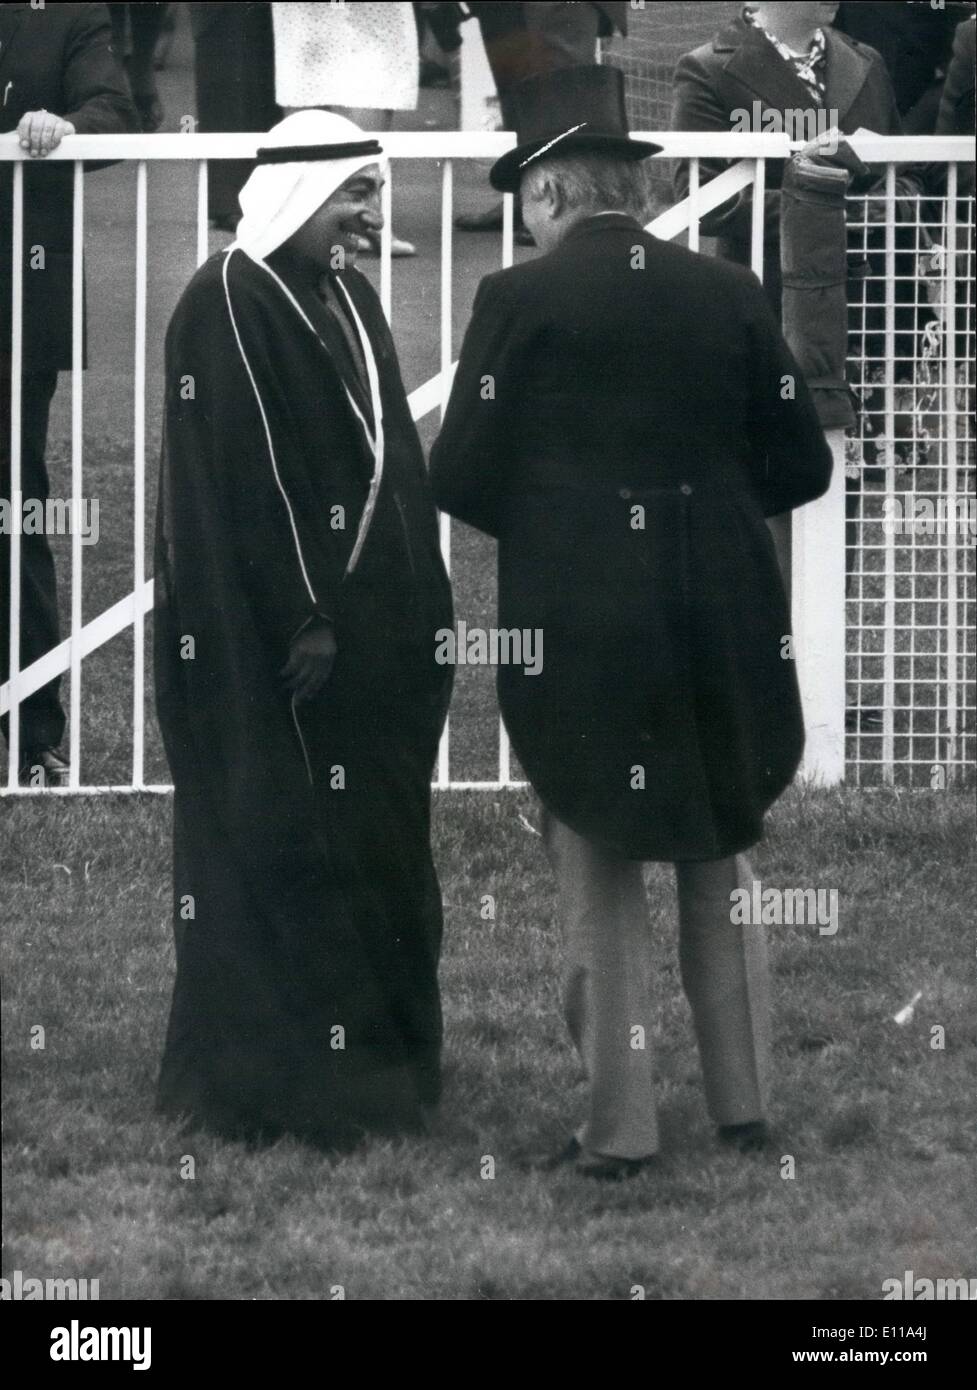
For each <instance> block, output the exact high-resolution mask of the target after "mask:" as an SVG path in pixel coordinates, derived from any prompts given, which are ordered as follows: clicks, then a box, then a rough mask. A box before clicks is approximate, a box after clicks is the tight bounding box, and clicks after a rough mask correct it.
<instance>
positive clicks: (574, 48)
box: [455, 0, 628, 246]
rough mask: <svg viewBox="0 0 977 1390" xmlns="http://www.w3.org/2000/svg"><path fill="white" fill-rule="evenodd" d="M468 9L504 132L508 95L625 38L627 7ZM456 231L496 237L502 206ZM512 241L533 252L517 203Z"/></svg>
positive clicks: (547, 4) (494, 2)
mask: <svg viewBox="0 0 977 1390" xmlns="http://www.w3.org/2000/svg"><path fill="white" fill-rule="evenodd" d="M468 9H469V10H470V11H471V13H472V14H473V15H474V16H475V18H476V19H477V20H478V24H479V28H480V29H481V31H482V41H483V43H484V44H485V55H486V57H487V58H488V61H489V67H490V68H491V69H492V76H493V77H494V79H495V89H496V92H497V93H498V97H499V109H500V111H501V113H502V128H503V130H515V107H514V105H513V95H512V94H513V92H514V91H515V89H516V87H517V86H518V84H519V83H520V82H522V81H524V80H525V79H526V78H529V77H542V76H544V75H545V74H546V73H548V72H556V71H557V70H558V69H560V68H568V67H576V66H578V65H579V64H590V63H593V62H594V61H595V53H596V50H597V41H598V39H600V38H609V37H610V36H611V35H612V34H613V33H614V32H615V31H618V32H619V33H621V34H626V33H627V32H628V5H627V3H626V0H624V3H616V0H611V3H606V4H589V3H586V4H567V3H565V2H564V0H557V2H556V3H552V0H544V2H543V3H531V0H529V2H528V3H513V2H512V0H487V2H486V3H472V4H469V5H468ZM455 226H456V227H458V228H460V229H461V231H463V232H495V231H498V230H499V229H500V228H501V226H502V204H501V203H500V202H499V203H495V204H493V206H492V207H490V208H488V209H487V210H486V211H485V212H476V213H462V214H460V216H458V217H456V218H455ZM515 239H516V241H517V242H518V243H519V245H520V246H532V244H533V239H532V236H531V235H530V234H529V232H528V231H527V230H526V227H525V225H524V223H523V220H522V214H521V211H520V206H519V199H518V197H517V198H516V207H515Z"/></svg>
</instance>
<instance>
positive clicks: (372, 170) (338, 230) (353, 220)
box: [287, 164, 384, 270]
mask: <svg viewBox="0 0 977 1390" xmlns="http://www.w3.org/2000/svg"><path fill="white" fill-rule="evenodd" d="M383 184H384V180H383V178H382V177H381V175H380V166H379V165H378V164H369V165H367V167H366V168H365V169H359V170H357V172H356V173H355V174H353V175H352V177H351V178H348V179H347V180H346V182H345V183H343V184H340V186H339V188H337V189H336V191H335V193H332V194H330V196H329V197H328V198H327V199H326V201H325V202H324V203H323V204H322V206H321V207H320V208H319V209H318V211H316V212H314V213H313V214H312V216H311V217H310V218H309V219H308V220H307V221H306V222H303V224H302V226H301V227H300V228H299V229H298V231H297V232H295V233H294V234H293V235H292V236H291V237H289V239H288V243H287V244H288V245H289V247H291V248H292V249H293V250H294V251H296V252H298V254H299V255H300V256H304V257H305V258H306V259H307V260H309V261H312V262H314V263H315V264H316V265H317V266H319V267H320V268H321V269H322V270H335V269H336V268H337V254H336V253H337V252H338V251H340V250H341V251H342V259H341V261H340V264H344V265H352V264H353V263H354V261H355V260H356V254H357V238H358V237H361V236H363V235H365V233H366V232H369V231H379V230H380V228H381V227H382V226H383V214H382V213H381V211H380V192H381V189H382V188H383Z"/></svg>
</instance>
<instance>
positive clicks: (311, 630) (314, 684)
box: [281, 617, 337, 704]
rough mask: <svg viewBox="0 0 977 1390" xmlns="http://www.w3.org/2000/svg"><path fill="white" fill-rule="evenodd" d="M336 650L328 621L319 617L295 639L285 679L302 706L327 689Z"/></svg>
mask: <svg viewBox="0 0 977 1390" xmlns="http://www.w3.org/2000/svg"><path fill="white" fill-rule="evenodd" d="M336 651H337V648H336V634H335V632H334V631H333V626H332V623H331V622H329V621H328V619H326V618H318V617H317V618H316V619H315V620H314V621H313V622H311V623H310V624H309V626H308V627H304V628H302V630H301V632H299V633H297V634H296V636H295V637H294V638H293V639H292V645H291V647H290V648H289V652H288V661H287V662H286V663H285V666H284V668H283V669H282V672H281V677H282V680H283V681H284V682H285V687H286V689H287V690H290V691H291V693H292V698H293V699H294V700H296V701H297V702H298V703H299V704H302V703H304V702H305V701H306V700H311V699H314V697H315V696H316V695H318V694H320V693H321V692H322V691H323V690H324V689H325V687H326V682H327V681H328V680H329V676H330V673H331V671H332V667H333V662H334V661H335V660H336Z"/></svg>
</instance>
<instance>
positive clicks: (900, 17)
mask: <svg viewBox="0 0 977 1390" xmlns="http://www.w3.org/2000/svg"><path fill="white" fill-rule="evenodd" d="M972 8H973V7H972V6H971V5H964V4H952V3H951V4H947V5H941V6H940V7H939V8H937V7H936V6H933V5H918V4H914V3H912V2H911V0H883V3H878V4H877V3H875V2H874V0H859V3H858V4H851V3H848V4H840V5H839V6H838V14H837V17H836V18H835V28H836V29H837V30H838V31H839V32H840V33H842V34H847V35H848V37H849V38H852V39H857V40H858V42H859V43H867V44H868V45H869V46H870V47H871V48H874V49H875V50H876V52H877V53H879V54H880V55H881V57H882V61H883V63H885V66H886V70H887V71H888V74H889V77H890V78H891V79H892V87H893V91H894V92H895V94H896V106H897V107H898V108H899V117H900V119H901V121H902V129H903V132H904V133H905V134H906V135H932V134H933V133H934V131H935V130H936V116H937V112H938V110H939V105H940V93H941V92H942V90H943V79H944V76H945V74H946V69H947V65H948V64H949V61H950V51H951V48H952V46H953V34H954V30H955V29H956V27H957V25H958V24H959V23H960V21H961V20H963V19H966V18H967V16H968V14H969V13H970V12H971V10H972ZM970 134H971V135H972V134H973V127H972V126H971V129H970Z"/></svg>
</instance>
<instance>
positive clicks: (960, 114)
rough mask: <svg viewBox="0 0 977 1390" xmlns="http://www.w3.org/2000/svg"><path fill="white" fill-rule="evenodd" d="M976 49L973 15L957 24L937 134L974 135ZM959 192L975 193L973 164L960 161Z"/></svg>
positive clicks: (942, 95) (964, 195)
mask: <svg viewBox="0 0 977 1390" xmlns="http://www.w3.org/2000/svg"><path fill="white" fill-rule="evenodd" d="M975 51H977V22H975V21H974V17H973V15H971V17H970V18H969V19H966V20H964V22H963V23H962V24H958V25H957V28H956V32H955V34H954V39H953V52H952V55H951V58H950V62H949V63H948V65H947V73H946V81H945V83H944V85H943V91H942V93H941V95H940V109H939V112H938V113H937V118H936V133H937V134H938V135H973V133H974V122H975V107H974V86H975V84H974V55H975ZM959 192H960V196H961V197H963V198H972V197H973V194H974V165H973V164H961V165H960V175H959Z"/></svg>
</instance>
